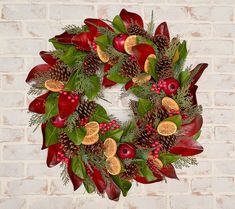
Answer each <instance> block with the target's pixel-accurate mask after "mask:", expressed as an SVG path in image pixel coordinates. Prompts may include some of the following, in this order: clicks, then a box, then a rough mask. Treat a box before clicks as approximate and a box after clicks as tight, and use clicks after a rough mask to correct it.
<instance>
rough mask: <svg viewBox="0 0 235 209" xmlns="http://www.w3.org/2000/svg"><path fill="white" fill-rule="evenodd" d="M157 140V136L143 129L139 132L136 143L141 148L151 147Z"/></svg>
mask: <svg viewBox="0 0 235 209" xmlns="http://www.w3.org/2000/svg"><path fill="white" fill-rule="evenodd" d="M154 141H155V137H154V136H153V135H152V134H148V133H147V131H145V130H144V131H142V132H140V133H139V134H138V136H137V139H136V141H135V145H136V146H137V147H140V148H145V149H148V148H151V147H152V144H153V143H154Z"/></svg>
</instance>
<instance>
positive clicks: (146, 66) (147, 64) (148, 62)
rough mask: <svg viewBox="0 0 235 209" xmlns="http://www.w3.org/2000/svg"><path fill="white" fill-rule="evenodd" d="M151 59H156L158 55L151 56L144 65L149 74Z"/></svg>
mask: <svg viewBox="0 0 235 209" xmlns="http://www.w3.org/2000/svg"><path fill="white" fill-rule="evenodd" d="M149 58H152V59H153V58H155V59H156V55H155V54H150V55H149V56H148V57H147V59H146V60H145V63H144V71H145V72H146V73H147V72H149V69H150V61H149Z"/></svg>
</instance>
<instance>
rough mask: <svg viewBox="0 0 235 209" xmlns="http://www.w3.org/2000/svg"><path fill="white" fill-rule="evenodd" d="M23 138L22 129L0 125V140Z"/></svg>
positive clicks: (18, 139)
mask: <svg viewBox="0 0 235 209" xmlns="http://www.w3.org/2000/svg"><path fill="white" fill-rule="evenodd" d="M23 140H24V129H21V128H7V127H0V142H18V141H23Z"/></svg>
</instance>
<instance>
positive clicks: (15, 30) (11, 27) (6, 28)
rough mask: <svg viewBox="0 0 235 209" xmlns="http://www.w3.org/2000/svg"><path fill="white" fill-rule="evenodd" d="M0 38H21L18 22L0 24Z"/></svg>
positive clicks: (20, 28)
mask: <svg viewBox="0 0 235 209" xmlns="http://www.w3.org/2000/svg"><path fill="white" fill-rule="evenodd" d="M0 31H1V33H0V37H18V36H19V37H20V36H22V34H23V32H22V25H21V23H19V22H0Z"/></svg>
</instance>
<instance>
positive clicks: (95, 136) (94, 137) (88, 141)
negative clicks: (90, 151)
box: [82, 133, 99, 145]
mask: <svg viewBox="0 0 235 209" xmlns="http://www.w3.org/2000/svg"><path fill="white" fill-rule="evenodd" d="M98 140H99V134H98V133H96V134H93V135H91V136H85V137H84V139H83V140H82V144H84V145H92V144H95V143H96V142H97V141H98Z"/></svg>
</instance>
